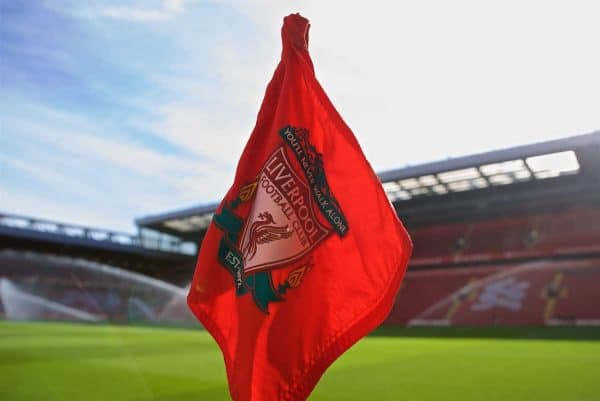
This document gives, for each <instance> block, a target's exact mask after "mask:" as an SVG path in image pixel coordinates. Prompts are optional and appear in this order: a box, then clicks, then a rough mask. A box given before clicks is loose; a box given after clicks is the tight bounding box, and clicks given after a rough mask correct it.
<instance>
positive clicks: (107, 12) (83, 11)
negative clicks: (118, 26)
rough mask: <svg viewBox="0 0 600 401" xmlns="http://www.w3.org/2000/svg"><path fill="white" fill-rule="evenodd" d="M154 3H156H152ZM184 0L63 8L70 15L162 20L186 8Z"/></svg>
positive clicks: (173, 16) (143, 20)
mask: <svg viewBox="0 0 600 401" xmlns="http://www.w3.org/2000/svg"><path fill="white" fill-rule="evenodd" d="M148 3H150V6H148ZM152 3H154V4H152ZM185 3H186V2H185V1H184V0H163V1H161V2H156V1H154V2H127V3H125V4H123V3H120V4H119V3H113V4H108V5H106V4H105V5H102V6H99V7H87V6H85V7H80V6H74V8H66V7H65V8H62V9H60V11H63V12H65V13H67V14H69V15H73V16H76V17H82V18H110V19H115V20H123V21H132V22H160V21H168V20H172V19H174V18H175V17H177V15H178V14H180V13H182V12H183V11H184V9H185Z"/></svg>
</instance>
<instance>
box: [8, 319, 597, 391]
mask: <svg viewBox="0 0 600 401" xmlns="http://www.w3.org/2000/svg"><path fill="white" fill-rule="evenodd" d="M599 335H600V332H599V331H598V329H561V328H554V329H552V328H538V329H423V328H418V329H383V330H379V331H377V332H376V333H375V335H373V336H370V337H368V338H366V339H363V340H362V341H360V342H359V343H358V344H357V345H356V346H354V347H353V348H351V349H350V351H348V352H347V353H346V354H345V355H343V356H342V357H341V358H340V359H339V360H338V361H337V362H336V363H335V364H334V365H333V366H332V367H331V368H330V369H329V370H328V371H327V373H326V374H325V376H324V377H323V379H322V380H321V382H320V383H319V384H318V385H317V388H316V389H315V391H314V392H313V394H312V395H311V397H310V398H309V400H311V401H318V400H321V401H324V400H344V401H353V400H357V401H358V400H360V401H363V400H377V401H381V400H411V401H419V400H436V401H438V400H459V401H468V400H486V401H494V400H501V401H506V400H510V401H518V400H544V401H554V400H568V401H577V400H598V399H600V379H599V378H600V341H597V339H598V338H599ZM0 399H2V400H7V401H8V400H11V401H20V400H48V401H50V400H86V401H95V400H111V401H120V400H132V401H143V400H165V401H176V400H177V401H179V400H181V401H183V400H185V401H193V400H198V401H200V400H202V401H212V400H228V399H229V396H228V392H227V385H226V382H225V373H224V367H223V362H222V359H221V355H220V352H219V350H218V348H217V346H216V345H215V343H214V341H213V340H212V339H211V338H210V336H209V335H208V334H207V333H206V332H204V331H199V330H182V329H153V328H145V327H118V326H94V325H73V324H50V323H11V322H0Z"/></svg>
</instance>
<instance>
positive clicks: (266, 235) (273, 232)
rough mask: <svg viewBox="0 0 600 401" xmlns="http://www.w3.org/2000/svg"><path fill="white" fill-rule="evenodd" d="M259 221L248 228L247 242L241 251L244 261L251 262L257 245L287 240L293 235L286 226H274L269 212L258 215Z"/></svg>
mask: <svg viewBox="0 0 600 401" xmlns="http://www.w3.org/2000/svg"><path fill="white" fill-rule="evenodd" d="M258 217H259V218H260V220H259V221H254V222H253V223H252V225H251V226H250V232H249V238H248V242H247V243H246V245H245V246H244V249H242V251H243V252H244V255H245V256H246V261H250V260H252V258H253V257H254V255H256V248H257V246H258V245H259V244H266V243H269V242H273V241H278V240H281V239H285V238H289V237H291V236H292V234H293V233H294V232H293V231H292V230H291V229H290V228H289V227H288V226H287V225H285V226H276V225H275V220H274V219H273V216H272V215H271V213H269V212H263V213H261V214H259V215H258Z"/></svg>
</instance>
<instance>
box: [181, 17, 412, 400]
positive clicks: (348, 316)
mask: <svg viewBox="0 0 600 401" xmlns="http://www.w3.org/2000/svg"><path fill="white" fill-rule="evenodd" d="M308 27H309V24H308V21H307V20H306V19H305V18H303V17H301V16H300V15H299V14H292V15H289V16H287V17H286V18H285V19H284V23H283V28H282V31H281V34H282V38H283V52H282V57H281V62H280V63H279V65H278V67H277V70H276V71H275V75H274V76H273V79H272V81H271V83H270V84H269V86H268V87H267V91H266V94H265V98H264V100H263V103H262V106H261V109H260V112H259V114H258V119H257V122H256V127H255V128H254V131H253V132H252V135H251V136H250V140H249V141H248V144H247V145H246V148H245V149H244V152H243V154H242V157H241V159H240V161H239V164H238V167H237V171H236V176H235V181H234V183H233V185H232V187H231V189H230V190H229V192H228V193H227V195H226V196H225V198H224V199H223V201H222V202H221V205H220V206H219V208H218V209H217V212H216V213H215V216H214V218H213V224H211V226H210V227H209V229H208V232H207V233H206V236H205V238H204V240H203V242H202V248H201V249H200V254H199V256H198V263H197V266H196V272H195V274H194V279H193V281H192V286H191V289H190V293H189V296H188V303H189V306H190V308H191V309H192V311H193V312H194V314H195V315H196V316H197V317H198V319H199V320H200V321H201V322H202V324H203V325H204V326H205V327H206V329H207V330H208V331H209V332H210V333H211V334H212V336H213V337H214V338H215V340H216V341H217V343H218V344H219V347H220V348H221V350H222V352H223V357H224V359H225V365H226V369H227V378H228V380H229V389H230V393H231V397H232V399H233V400H234V401H280V400H305V399H306V398H307V397H308V395H309V394H310V392H311V391H312V390H313V388H314V387H315V385H316V384H317V382H318V381H319V378H320V377H321V375H322V374H323V372H324V371H325V369H327V367H328V366H329V365H331V364H332V363H333V362H334V361H335V359H336V358H338V357H339V356H340V355H341V354H342V353H343V352H344V351H346V350H347V349H348V348H349V347H350V346H352V345H353V344H354V343H355V342H356V341H358V340H359V339H360V338H361V337H363V336H365V335H366V334H368V333H369V332H370V331H371V330H373V329H374V328H375V327H376V326H377V325H379V324H380V323H381V322H382V321H383V319H385V317H386V316H387V314H388V313H389V311H390V309H391V307H392V304H393V301H394V297H395V295H396V292H397V291H398V288H399V287H400V282H401V280H402V277H403V276H404V272H405V270H406V265H407V263H408V259H409V257H410V253H411V250H412V244H411V241H410V238H409V237H408V234H407V233H406V231H405V229H404V227H403V226H402V223H401V222H400V221H399V220H398V217H397V216H396V213H395V212H394V209H393V208H392V206H391V205H390V202H389V201H388V199H387V197H386V194H385V192H384V191H383V188H382V186H381V183H380V182H379V179H378V177H377V175H375V173H374V172H373V170H372V169H371V166H370V165H369V163H368V162H367V160H366V159H365V156H364V155H363V153H362V151H361V149H360V146H359V145H358V142H357V141H356V139H355V138H354V135H353V134H352V132H351V131H350V128H348V126H347V125H346V124H345V123H344V121H343V120H342V118H341V117H340V115H339V114H338V112H337V111H336V110H335V108H334V107H333V105H332V104H331V102H330V101H329V99H328V98H327V95H326V94H325V92H324V91H323V89H322V88H321V86H320V85H319V83H318V82H317V80H316V78H315V73H314V70H313V65H312V61H311V59H310V56H309V54H308Z"/></svg>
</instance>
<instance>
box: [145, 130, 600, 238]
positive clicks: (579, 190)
mask: <svg viewBox="0 0 600 401" xmlns="http://www.w3.org/2000/svg"><path fill="white" fill-rule="evenodd" d="M378 175H379V178H380V179H381V182H382V183H383V187H384V189H385V191H386V193H387V194H388V197H389V198H390V200H391V201H392V203H393V204H394V207H395V208H396V211H397V212H398V214H399V215H400V216H401V217H402V219H403V220H404V222H405V223H406V224H407V225H409V226H410V225H423V224H434V223H438V222H440V221H447V220H465V219H474V218H478V217H485V216H489V215H490V214H494V213H505V212H506V211H507V209H510V210H511V211H513V212H516V211H518V210H522V211H531V210H536V211H537V210H541V209H543V208H547V207H552V208H557V207H564V206H565V205H573V203H584V204H585V203H589V202H593V203H594V204H596V202H598V201H600V131H596V132H592V133H590V134H585V135H579V136H574V137H570V138H564V139H558V140H553V141H548V142H542V143H536V144H531V145H524V146H518V147H513V148H508V149H502V150H496V151H491V152H486V153H480V154H475V155H471V156H464V157H459V158H451V159H447V160H442V161H437V162H432V163H425V164H420V165H416V166H409V167H404V168H400V169H395V170H390V171H384V172H382V173H380V174H378ZM217 206H218V205H217V204H216V203H215V204H209V205H202V206H196V207H191V208H187V209H181V210H176V211H172V212H167V213H161V214H158V215H152V216H145V217H141V218H138V219H137V220H136V224H137V225H138V227H140V228H149V229H153V230H156V231H159V232H163V233H166V234H170V235H174V236H176V237H179V238H182V239H188V240H196V241H197V240H199V239H200V237H199V234H201V233H203V232H204V231H205V230H206V228H207V227H208V225H209V224H210V221H211V219H212V215H213V213H214V211H215V210H216V208H217Z"/></svg>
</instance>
